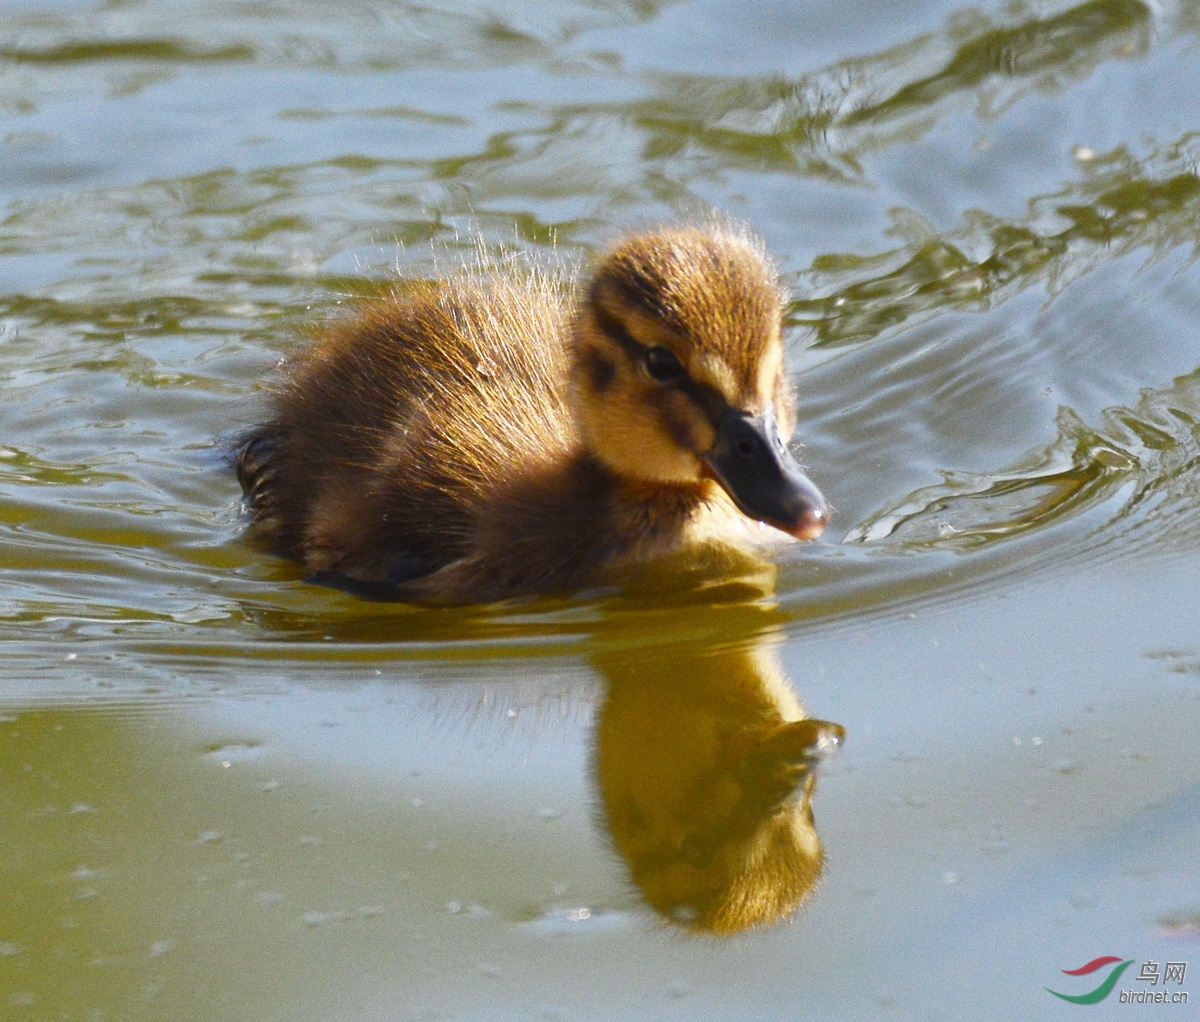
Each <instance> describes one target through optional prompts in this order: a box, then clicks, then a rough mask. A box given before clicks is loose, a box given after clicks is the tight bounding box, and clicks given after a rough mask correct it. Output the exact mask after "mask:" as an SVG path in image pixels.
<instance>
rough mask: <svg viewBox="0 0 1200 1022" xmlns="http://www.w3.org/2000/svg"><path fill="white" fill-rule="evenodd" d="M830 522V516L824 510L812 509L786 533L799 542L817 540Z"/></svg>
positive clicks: (801, 516) (786, 530)
mask: <svg viewBox="0 0 1200 1022" xmlns="http://www.w3.org/2000/svg"><path fill="white" fill-rule="evenodd" d="M828 520H829V514H828V512H827V511H826V510H825V509H824V508H810V509H808V510H806V511H805V512H804V513H803V514H802V515H800V517H799V518H797V519H796V521H795V522H793V523H792V526H791V528H788V529H785V530H784V531H785V532H787V533H788V534H790V535H792V536H794V537H795V538H796V539H799V540H811V539H816V538H817V537H818V536H820V535H821V533H822V532H824V531H825V525H826V523H827V522H828Z"/></svg>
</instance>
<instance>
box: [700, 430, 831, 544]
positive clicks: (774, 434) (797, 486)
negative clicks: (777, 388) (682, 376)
mask: <svg viewBox="0 0 1200 1022" xmlns="http://www.w3.org/2000/svg"><path fill="white" fill-rule="evenodd" d="M704 461H705V463H706V464H707V465H708V467H709V469H710V470H711V472H712V474H713V475H714V476H715V477H716V480H717V482H719V483H720V484H721V485H722V486H723V487H725V490H726V492H727V493H728V494H729V496H731V497H732V498H733V502H734V503H735V504H737V506H738V509H739V510H740V511H741V512H742V514H744V515H746V516H747V517H749V518H754V519H756V520H757V521H760V522H766V523H767V524H768V525H772V526H774V527H775V528H776V529H781V530H782V531H784V532H786V533H787V534H788V535H790V536H795V537H796V538H797V539H816V538H817V537H818V536H819V535H821V533H822V532H823V531H824V529H825V522H826V521H827V519H828V516H829V511H828V508H826V506H825V498H824V497H822V496H821V491H820V490H818V489H817V488H816V486H814V485H813V483H812V481H811V480H810V479H809V478H808V476H806V475H805V474H804V473H803V472H802V471H801V470H800V466H799V465H798V464H797V463H796V459H795V458H793V457H792V455H791V452H790V451H789V450H788V449H787V445H786V444H784V442H783V439H782V438H781V437H780V435H779V427H778V425H776V422H775V413H774V412H773V411H772V410H771V409H770V408H768V409H767V410H766V411H765V412H764V413H763V414H762V415H753V416H752V415H749V414H747V413H746V412H739V411H735V410H734V409H732V408H728V409H726V410H725V412H724V414H723V415H722V416H721V419H720V421H719V422H718V423H717V442H716V443H715V444H714V445H713V448H712V450H711V451H709V452H708V453H707V454H705V455H704Z"/></svg>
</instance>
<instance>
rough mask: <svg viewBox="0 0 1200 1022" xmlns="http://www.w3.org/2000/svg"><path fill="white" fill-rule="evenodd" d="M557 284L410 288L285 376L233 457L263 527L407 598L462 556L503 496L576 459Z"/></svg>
mask: <svg viewBox="0 0 1200 1022" xmlns="http://www.w3.org/2000/svg"><path fill="white" fill-rule="evenodd" d="M569 315H570V313H569V309H568V306H567V303H566V301H565V298H564V296H563V295H562V294H561V289H560V288H559V287H558V286H557V284H556V282H555V281H552V280H549V279H547V278H544V277H533V278H530V279H528V280H524V281H516V282H514V281H512V280H505V279H496V280H494V281H489V282H486V283H483V282H479V281H476V280H474V279H472V278H469V277H467V276H466V275H464V276H463V277H461V278H459V279H456V280H452V281H449V282H442V283H439V284H437V285H434V284H428V285H418V286H417V287H415V288H414V289H412V290H409V291H407V292H405V293H403V294H397V295H394V296H393V297H391V298H390V299H387V300H384V301H380V302H376V303H373V304H371V305H369V306H368V307H367V308H365V309H364V310H363V311H362V312H361V313H360V314H359V315H358V316H357V317H355V318H353V319H351V320H350V321H348V322H346V323H344V324H341V325H339V326H337V327H335V328H334V329H333V330H332V332H331V333H330V334H329V335H328V336H326V337H325V338H324V339H323V340H322V341H320V342H319V343H318V344H317V345H316V346H315V347H314V348H313V349H312V350H311V351H309V352H308V353H307V354H306V355H304V356H303V357H302V358H300V359H298V360H297V361H295V362H293V363H291V364H290V365H288V366H287V367H286V368H285V370H284V379H283V383H282V385H281V386H280V388H279V389H278V391H277V393H276V394H275V397H274V402H275V417H274V419H273V421H272V422H270V423H269V424H268V425H266V426H263V427H261V428H259V429H258V430H257V431H255V432H254V433H253V434H252V435H251V436H250V437H249V438H248V440H247V441H246V443H245V444H244V445H243V447H242V449H241V451H240V453H239V457H238V475H239V478H240V480H241V482H242V487H243V489H244V490H245V493H246V497H247V501H248V504H249V509H250V513H251V515H252V517H253V519H254V523H255V527H256V530H257V531H258V532H259V533H260V535H262V536H263V537H264V538H265V539H267V540H268V542H270V543H271V544H272V545H274V546H275V547H277V548H278V549H280V550H281V551H282V552H284V553H287V554H288V555H290V556H292V557H294V558H295V559H296V560H298V561H299V562H300V563H301V564H302V565H304V566H305V567H306V568H307V569H308V570H310V571H312V572H314V573H317V574H322V575H328V576H330V577H340V578H342V579H345V580H346V581H347V582H349V583H352V584H354V585H357V586H360V587H362V588H363V589H364V590H372V589H378V590H380V591H381V593H386V592H388V591H390V590H393V589H394V590H397V591H402V590H403V587H404V585H405V583H408V582H410V581H411V580H414V579H418V578H421V577H423V576H428V575H430V574H431V573H434V572H436V571H438V570H439V569H441V568H444V567H446V566H447V565H449V564H452V563H453V562H455V561H457V560H459V559H460V558H462V557H464V556H467V555H469V553H470V550H471V537H472V535H473V534H474V533H476V532H477V530H478V528H479V526H480V524H481V523H480V516H481V515H484V514H486V513H487V509H488V506H489V504H490V502H491V500H492V497H493V495H494V494H495V492H496V491H497V489H498V488H499V487H502V486H505V485H507V484H509V483H511V481H512V479H513V477H514V476H516V475H532V476H537V475H541V474H546V475H554V474H555V473H556V471H558V470H560V469H561V467H562V466H563V465H564V464H566V463H567V462H568V461H569V460H570V459H571V458H572V456H573V455H574V454H575V452H577V451H578V448H579V441H578V437H577V435H576V430H575V426H574V424H573V420H572V417H571V415H570V412H569V410H568V404H567V400H568V394H567V387H568V375H569V355H568V351H567V348H566V342H565V337H566V334H567V332H568V322H569Z"/></svg>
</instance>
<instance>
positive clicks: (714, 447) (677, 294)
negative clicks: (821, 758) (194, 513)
mask: <svg viewBox="0 0 1200 1022" xmlns="http://www.w3.org/2000/svg"><path fill="white" fill-rule="evenodd" d="M783 300H784V296H783V293H782V291H781V289H780V286H779V283H778V280H777V277H776V274H775V272H774V271H773V269H772V267H771V266H770V264H769V263H768V262H767V260H766V258H765V256H764V254H763V251H762V249H761V247H760V246H759V244H758V243H757V242H756V241H755V240H753V239H751V238H750V237H748V236H747V235H745V234H743V233H741V232H740V231H738V230H736V229H734V228H731V227H714V228H710V229H701V228H696V227H673V228H665V229H660V230H655V231H650V232H647V233H642V234H635V235H632V236H630V237H627V238H625V239H624V240H622V241H620V242H618V243H617V244H616V245H615V246H613V247H612V248H611V249H610V250H609V251H608V252H607V254H605V255H604V256H603V257H602V258H601V260H600V261H599V263H598V265H597V267H596V269H595V272H594V274H593V276H592V278H591V280H590V282H589V283H587V284H586V285H585V286H583V287H581V288H578V289H575V290H574V291H571V290H570V289H563V288H561V287H558V286H556V285H555V283H554V282H553V281H551V280H548V279H547V278H545V277H540V276H535V277H533V278H532V279H527V280H514V279H511V278H497V279H491V280H480V279H476V278H475V277H473V276H471V275H470V274H465V273H464V274H463V275H461V276H460V277H458V278H457V279H453V280H450V281H448V282H441V283H439V284H436V285H435V284H424V285H415V286H413V287H411V288H409V289H408V290H406V291H404V292H400V291H397V292H396V293H395V294H393V295H392V297H390V298H388V299H385V300H382V301H379V302H376V303H373V304H369V305H368V306H367V307H366V308H364V309H363V310H362V311H361V312H360V313H359V314H358V315H357V316H356V317H354V318H351V319H350V320H349V321H347V322H344V323H342V324H340V325H337V326H335V327H333V329H332V330H331V331H330V332H329V333H328V334H327V335H326V336H325V337H324V338H323V339H321V340H320V341H319V342H318V343H317V344H316V345H315V346H314V347H313V348H312V349H311V350H310V351H308V352H307V354H305V355H303V356H302V357H300V358H299V359H297V360H296V361H294V362H292V363H290V364H289V365H287V366H286V367H285V369H284V372H283V379H282V383H281V384H280V386H279V387H278V388H277V390H276V392H275V394H274V418H273V420H272V421H270V422H269V423H267V424H266V425H264V426H262V427H260V428H258V429H257V430H256V431H254V432H253V433H252V434H251V435H250V436H249V437H248V438H247V440H246V442H245V443H244V444H243V446H242V447H241V450H240V451H239V454H238V460H237V468H238V478H239V479H240V481H241V484H242V488H243V490H244V491H245V494H246V501H247V505H248V508H249V511H250V515H251V517H252V522H253V529H254V531H255V532H257V533H258V534H259V535H260V536H261V537H262V538H264V539H265V540H266V541H267V542H268V543H270V544H271V545H272V546H273V547H275V548H276V549H277V550H279V551H281V552H283V553H285V554H287V555H289V556H291V557H292V558H294V559H295V560H297V561H299V562H300V564H301V565H303V566H304V567H305V568H306V569H307V570H308V571H310V572H311V573H313V575H314V576H315V577H316V579H317V580H319V581H325V582H331V583H333V584H337V585H340V586H343V587H344V588H348V589H350V590H352V591H358V592H360V593H361V594H363V595H368V596H375V597H385V598H394V599H405V600H412V601H415V602H422V603H476V602H487V601H492V600H497V599H503V598H507V597H512V596H518V595H524V594H533V593H546V592H563V591H569V590H573V589H579V588H584V587H588V586H592V585H596V584H600V583H606V582H611V581H613V580H614V579H616V578H618V577H619V576H620V575H621V574H622V573H624V572H627V571H628V570H629V569H630V568H631V567H633V566H635V565H638V564H639V563H643V562H646V561H649V560H652V559H656V558H660V557H663V556H666V555H669V554H674V553H678V552H681V551H686V550H687V549H689V548H691V547H700V546H703V545H705V544H707V543H712V542H719V543H733V544H735V545H740V546H747V545H751V544H753V543H754V542H756V540H757V538H758V537H756V535H755V534H756V532H761V530H756V529H755V528H752V527H751V526H752V521H751V520H753V521H758V522H765V523H767V524H768V525H770V526H774V527H775V528H776V529H778V530H782V532H784V533H787V534H789V535H791V536H794V537H796V538H798V539H813V538H815V537H816V536H818V535H819V534H820V533H821V531H822V529H823V528H824V526H825V521H826V508H825V503H824V501H823V499H822V497H821V494H820V493H819V492H818V490H817V488H816V487H815V486H814V485H813V484H812V483H811V482H810V481H809V480H808V478H807V477H806V476H805V475H804V474H803V472H802V471H801V470H800V467H799V465H797V463H796V461H795V460H794V459H793V457H792V455H791V454H790V453H789V452H788V449H787V446H786V444H785V440H786V438H787V437H788V436H790V434H791V431H792V427H793V422H794V420H793V410H792V398H791V394H790V390H789V387H788V383H787V378H786V374H785V371H784V364H783V361H784V360H783V344H782V341H781V337H780V329H781V322H782V311H783Z"/></svg>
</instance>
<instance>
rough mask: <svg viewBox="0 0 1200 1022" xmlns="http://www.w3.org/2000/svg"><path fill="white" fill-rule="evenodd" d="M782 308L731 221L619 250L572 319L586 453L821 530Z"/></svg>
mask: <svg viewBox="0 0 1200 1022" xmlns="http://www.w3.org/2000/svg"><path fill="white" fill-rule="evenodd" d="M783 302H784V295H783V292H782V291H781V290H780V287H779V283H778V281H777V279H776V276H775V273H774V271H773V269H772V268H771V266H770V264H769V263H768V262H767V260H766V257H765V256H764V254H763V251H762V249H761V248H760V247H759V246H758V245H757V244H756V243H755V242H754V241H753V240H752V239H751V238H749V237H747V236H746V235H744V234H742V233H739V232H737V231H736V230H734V229H732V228H716V229H700V228H694V227H682V228H668V229H663V230H657V231H653V232H649V233H645V234H637V235H633V236H631V237H628V238H626V239H624V240H623V241H621V242H620V243H619V244H617V245H616V246H615V247H614V248H612V249H611V250H610V251H609V252H608V253H607V255H606V256H605V257H604V258H603V259H602V260H601V262H600V263H599V265H598V267H597V269H596V272H595V276H594V277H593V279H592V281H591V284H590V286H589V288H588V290H587V293H586V297H585V300H584V302H583V304H582V306H581V308H580V311H579V315H578V319H577V321H576V324H575V333H574V366H573V370H572V385H573V394H574V402H575V409H576V415H577V416H578V418H579V421H580V424H581V426H582V429H583V432H584V436H585V439H586V441H587V443H588V445H589V447H590V448H591V450H592V452H593V453H594V454H595V455H596V456H597V457H598V458H599V459H600V460H601V461H603V462H604V463H605V464H606V465H607V466H608V467H609V468H610V469H611V470H612V471H613V472H615V473H617V474H618V475H620V476H622V477H624V478H627V479H631V480H638V481H644V482H647V483H658V484H673V483H674V484H688V483H698V482H700V481H701V480H704V479H715V480H716V481H717V482H718V483H719V484H720V485H721V486H722V487H724V489H725V490H726V491H727V492H728V493H729V495H730V497H731V498H732V499H733V501H734V503H735V504H737V506H738V507H739V508H740V509H741V511H742V512H743V513H744V514H746V515H748V516H749V517H751V518H754V519H757V520H760V521H764V522H767V523H768V524H769V525H773V526H775V527H776V528H778V529H782V530H783V531H784V532H787V533H789V534H791V535H793V536H795V537H797V538H799V539H814V538H815V537H817V536H818V535H820V533H821V531H822V530H823V529H824V527H825V521H826V517H827V511H826V507H825V501H824V499H823V498H822V497H821V494H820V492H819V491H818V490H817V488H816V487H815V486H814V485H813V484H812V483H811V482H810V481H809V479H808V478H807V477H806V476H805V475H804V473H803V472H802V471H801V470H800V466H799V465H798V464H797V463H796V461H795V459H794V458H793V457H792V455H791V454H790V453H789V451H788V449H787V444H786V440H787V438H788V437H789V436H790V434H791V431H792V426H793V424H794V423H793V417H792V402H791V393H790V388H789V386H788V383H787V376H786V373H785V371H784V364H783V342H782V339H781V336H780V331H781V326H782V317H783Z"/></svg>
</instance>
